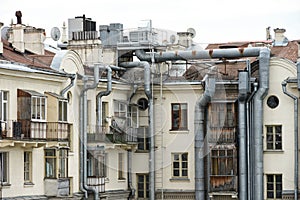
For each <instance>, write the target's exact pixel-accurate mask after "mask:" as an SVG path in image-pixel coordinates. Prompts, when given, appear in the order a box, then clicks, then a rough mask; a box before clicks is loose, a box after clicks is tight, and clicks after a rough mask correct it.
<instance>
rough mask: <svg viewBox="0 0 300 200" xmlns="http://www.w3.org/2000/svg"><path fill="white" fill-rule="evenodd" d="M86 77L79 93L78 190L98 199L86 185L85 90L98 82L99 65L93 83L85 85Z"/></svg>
mask: <svg viewBox="0 0 300 200" xmlns="http://www.w3.org/2000/svg"><path fill="white" fill-rule="evenodd" d="M86 82H87V78H86V77H84V88H83V90H82V91H81V93H80V111H79V114H80V122H79V123H80V178H81V180H80V190H81V191H83V192H84V193H85V198H86V199H87V198H88V192H87V191H92V192H93V193H94V199H95V200H99V193H98V191H97V190H96V189H95V188H93V187H89V186H88V185H87V149H86V148H87V132H86V129H87V91H88V90H90V89H95V88H96V87H97V86H98V83H99V66H98V65H97V66H95V67H94V83H93V84H92V85H86Z"/></svg>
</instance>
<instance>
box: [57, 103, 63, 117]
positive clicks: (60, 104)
mask: <svg viewBox="0 0 300 200" xmlns="http://www.w3.org/2000/svg"><path fill="white" fill-rule="evenodd" d="M62 107H63V105H62V101H58V112H59V114H58V120H59V121H62V116H63V108H62Z"/></svg>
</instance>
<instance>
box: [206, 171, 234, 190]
mask: <svg viewBox="0 0 300 200" xmlns="http://www.w3.org/2000/svg"><path fill="white" fill-rule="evenodd" d="M210 191H211V192H225V191H237V176H235V175H220V176H218V175H211V176H210Z"/></svg>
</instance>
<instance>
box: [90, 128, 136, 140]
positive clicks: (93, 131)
mask: <svg viewBox="0 0 300 200" xmlns="http://www.w3.org/2000/svg"><path fill="white" fill-rule="evenodd" d="M137 130H138V129H137V128H127V129H126V131H124V132H118V131H114V130H111V129H110V128H109V127H107V126H103V127H100V128H98V127H97V126H93V125H89V126H88V128H87V132H88V133H87V141H88V142H89V143H93V142H112V143H126V144H130V143H137Z"/></svg>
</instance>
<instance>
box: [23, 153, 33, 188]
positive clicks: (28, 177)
mask: <svg viewBox="0 0 300 200" xmlns="http://www.w3.org/2000/svg"><path fill="white" fill-rule="evenodd" d="M24 182H25V183H31V182H32V152H31V151H24Z"/></svg>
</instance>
